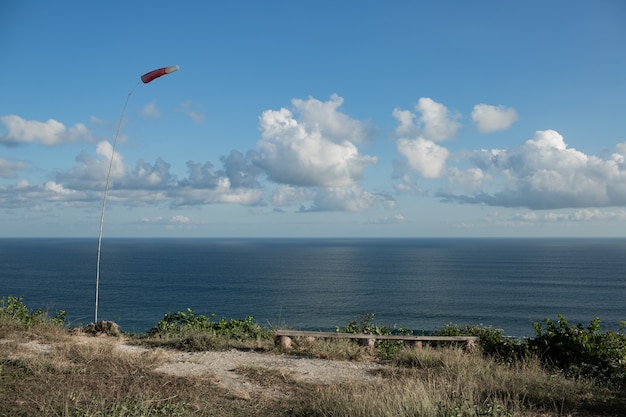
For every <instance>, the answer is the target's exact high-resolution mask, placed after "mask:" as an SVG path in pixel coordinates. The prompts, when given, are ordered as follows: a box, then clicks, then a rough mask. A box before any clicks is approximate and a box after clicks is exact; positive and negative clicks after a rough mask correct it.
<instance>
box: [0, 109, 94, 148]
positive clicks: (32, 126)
mask: <svg viewBox="0 0 626 417" xmlns="http://www.w3.org/2000/svg"><path fill="white" fill-rule="evenodd" d="M0 123H1V124H2V125H4V127H5V128H6V130H7V132H6V133H0V143H4V144H5V145H17V144H23V143H39V144H42V145H45V146H59V145H63V144H65V143H74V142H90V141H92V140H93V135H92V133H91V132H90V131H89V129H88V128H87V127H86V126H85V125H84V124H82V123H76V124H75V125H74V126H72V127H69V128H68V127H67V126H65V125H64V124H63V123H61V122H59V121H57V120H54V119H48V120H47V121H45V122H40V121H38V120H26V119H23V118H21V117H20V116H17V115H8V116H1V117H0Z"/></svg>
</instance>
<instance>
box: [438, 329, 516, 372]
mask: <svg viewBox="0 0 626 417" xmlns="http://www.w3.org/2000/svg"><path fill="white" fill-rule="evenodd" d="M434 335H436V336H477V337H479V338H480V342H479V343H480V348H481V350H482V352H483V353H484V354H485V355H488V356H491V357H493V358H495V359H497V360H500V361H503V362H508V363H511V362H514V361H517V360H520V359H523V358H525V357H526V356H527V355H528V349H527V346H526V344H525V343H524V342H523V341H520V340H517V339H514V338H510V337H506V336H504V330H502V329H495V328H493V327H491V326H489V327H485V326H477V325H473V326H468V325H465V326H463V327H461V326H459V325H453V324H448V325H446V326H445V327H444V328H443V329H442V330H437V331H435V332H434Z"/></svg>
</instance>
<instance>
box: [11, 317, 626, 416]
mask: <svg viewBox="0 0 626 417" xmlns="http://www.w3.org/2000/svg"><path fill="white" fill-rule="evenodd" d="M133 341H134V342H135V343H139V342H141V341H143V339H142V338H133ZM123 342H124V339H123V338H122V337H93V336H86V335H84V334H80V333H75V332H74V334H73V333H72V332H70V331H68V329H65V328H62V327H60V326H57V325H51V324H49V323H42V324H38V325H35V326H32V327H29V328H28V329H25V328H23V327H20V326H16V325H13V324H11V323H10V322H9V323H8V324H7V322H0V416H4V415H6V416H35V417H37V416H72V417H74V416H120V417H121V416H124V417H128V416H131V417H132V416H232V417H243V416H296V417H297V416H302V417H304V416H308V417H311V416H320V417H321V416H346V417H348V416H350V417H359V416H426V417H428V416H433V417H435V416H436V417H440V416H523V417H529V416H539V415H541V416H560V415H572V416H582V415H605V416H619V415H625V414H626V413H625V412H626V405H625V404H624V403H623V398H621V397H619V396H618V395H616V393H612V392H610V391H608V390H606V389H601V388H598V387H595V386H593V385H592V384H590V383H586V382H584V381H574V380H571V379H567V378H564V377H562V376H560V375H553V374H548V373H546V372H545V371H544V370H543V369H542V368H541V366H540V365H539V363H538V362H536V361H533V360H528V361H524V362H520V363H515V364H502V363H497V362H494V361H492V360H490V359H487V358H485V357H483V356H481V355H480V354H478V353H473V354H468V353H466V352H463V351H462V350H460V349H423V350H410V349H406V350H403V351H402V352H400V354H399V355H398V357H397V359H396V360H395V361H392V362H385V363H384V364H382V365H378V366H376V367H375V368H372V369H375V370H372V371H371V372H374V373H375V376H376V377H375V378H367V379H366V378H362V379H351V380H342V379H336V380H335V381H341V382H331V383H328V381H325V382H324V381H320V380H311V379H303V378H298V377H297V375H296V372H293V371H291V370H290V371H285V369H284V368H277V367H274V365H273V364H274V363H275V362H276V363H278V361H264V362H263V363H264V365H262V366H254V365H251V366H239V367H235V371H236V373H237V374H238V375H239V378H241V381H242V382H244V383H245V384H248V385H255V386H258V387H262V389H257V390H248V391H246V392H243V391H241V390H239V391H237V392H235V391H233V390H229V389H227V388H225V387H224V386H223V385H221V384H220V383H219V381H218V380H217V379H216V378H217V377H216V376H215V375H214V374H211V373H210V372H208V373H204V374H202V373H200V374H198V375H197V376H174V375H170V374H166V373H163V372H156V371H155V370H156V369H158V368H159V367H161V366H162V365H164V364H165V363H166V362H167V361H169V360H171V357H172V355H173V353H172V352H171V351H170V350H166V349H164V348H154V347H144V348H132V347H128V345H127V344H125V343H123ZM238 343H239V344H238V347H239V348H242V346H241V345H240V342H238ZM252 343H253V346H251V348H256V347H258V344H257V343H258V342H257V341H253V342H252ZM268 350H269V351H270V352H268V353H264V354H263V355H276V354H277V352H276V351H275V350H273V349H272V348H268ZM295 350H296V351H297V352H299V353H300V354H301V355H311V356H315V357H317V358H335V359H336V358H344V359H346V360H350V361H353V362H346V364H347V365H350V364H355V363H356V364H362V363H364V362H359V361H372V360H373V358H372V357H370V356H368V355H367V354H366V353H364V352H363V351H361V350H360V348H359V347H358V345H354V344H341V343H340V344H333V343H332V342H318V341H312V340H302V341H299V346H297V349H295ZM227 353H228V352H227ZM231 353H232V352H231ZM176 355H180V354H176ZM255 355H257V356H258V355H259V353H255ZM181 357H183V356H181ZM277 358H278V357H277ZM308 360H310V359H307V357H305V356H303V357H301V358H300V359H298V358H295V359H292V361H295V362H298V361H302V362H301V363H305V362H304V361H308ZM318 360H319V359H318ZM354 361H356V362H354ZM365 363H368V362H365ZM328 364H329V366H327V368H329V369H328V371H329V372H332V371H333V369H332V368H333V367H332V362H330V361H329V362H328ZM350 366H352V365H350ZM343 369H345V368H343ZM368 369H369V368H368ZM334 372H336V373H341V372H345V371H342V370H340V369H339V367H337V369H335V370H334ZM245 384H244V385H245Z"/></svg>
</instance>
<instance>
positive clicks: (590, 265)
mask: <svg viewBox="0 0 626 417" xmlns="http://www.w3.org/2000/svg"><path fill="white" fill-rule="evenodd" d="M96 255H97V241H96V240H95V239H0V298H6V297H7V296H11V295H13V296H23V297H24V303H25V304H26V305H27V306H28V307H29V308H31V309H36V308H39V307H41V308H44V309H47V310H49V311H51V312H54V311H56V310H66V311H67V313H68V322H69V324H72V325H79V324H86V323H89V322H91V321H93V319H94V299H95V280H96V279H95V278H96ZM188 307H189V308H192V309H193V310H195V311H196V313H198V314H207V315H209V314H213V313H214V314H216V315H217V318H218V319H219V318H222V317H223V318H226V319H231V318H237V319H239V318H245V317H247V316H253V317H254V318H255V319H256V320H257V321H258V322H259V324H261V325H263V326H266V327H269V326H278V325H280V326H288V327H290V328H294V329H301V330H334V328H335V326H344V325H345V324H347V323H348V322H349V321H351V320H355V319H360V318H361V317H362V316H363V315H365V314H368V313H372V312H374V313H376V316H375V317H376V323H378V324H385V325H393V324H397V325H403V326H405V327H407V328H410V329H414V330H418V331H419V330H434V329H441V328H442V327H443V326H444V325H446V324H448V323H454V324H461V325H463V324H483V325H490V326H494V327H496V328H501V329H504V331H505V334H507V335H511V336H530V335H532V334H533V329H532V325H531V323H532V321H539V320H542V319H543V318H546V317H549V318H552V319H556V315H557V314H563V315H564V316H565V318H566V319H568V321H570V323H571V324H575V323H578V322H582V323H583V324H584V325H587V324H589V321H590V320H591V319H593V318H594V317H600V318H601V319H602V323H603V325H604V326H605V327H607V328H609V329H611V330H617V328H618V323H619V321H620V320H626V239H113V238H110V239H106V238H105V239H104V240H103V243H102V259H101V267H100V301H99V316H98V317H99V319H106V320H113V321H115V322H117V323H119V324H120V325H121V326H122V328H123V329H124V330H126V331H130V332H145V331H147V330H148V329H150V328H151V327H152V326H154V325H155V324H156V323H157V322H158V321H159V320H160V319H161V318H162V317H163V315H164V314H165V313H166V312H168V311H171V312H175V311H184V310H186V309H187V308H188Z"/></svg>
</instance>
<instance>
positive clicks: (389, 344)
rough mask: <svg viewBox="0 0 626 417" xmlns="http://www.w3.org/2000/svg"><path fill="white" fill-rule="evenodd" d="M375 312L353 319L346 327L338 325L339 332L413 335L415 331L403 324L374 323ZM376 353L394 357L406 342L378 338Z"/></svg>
mask: <svg viewBox="0 0 626 417" xmlns="http://www.w3.org/2000/svg"><path fill="white" fill-rule="evenodd" d="M374 316H375V313H369V314H366V315H364V316H363V317H362V318H361V320H360V321H356V320H353V321H351V322H349V323H348V324H347V325H346V326H345V327H337V328H336V330H337V332H341V333H353V334H371V335H387V334H398V335H404V336H411V335H413V332H412V331H411V330H409V329H406V328H405V327H403V326H400V327H398V326H396V325H394V326H386V325H377V324H375V323H374ZM375 347H376V354H377V356H378V357H379V358H380V359H383V360H389V359H393V358H394V357H395V356H396V355H397V354H398V352H400V351H401V350H402V349H404V347H405V344H404V342H403V341H401V340H376V343H375Z"/></svg>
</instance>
